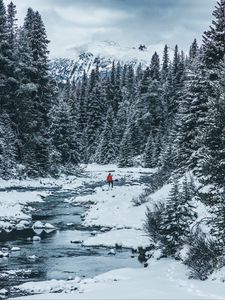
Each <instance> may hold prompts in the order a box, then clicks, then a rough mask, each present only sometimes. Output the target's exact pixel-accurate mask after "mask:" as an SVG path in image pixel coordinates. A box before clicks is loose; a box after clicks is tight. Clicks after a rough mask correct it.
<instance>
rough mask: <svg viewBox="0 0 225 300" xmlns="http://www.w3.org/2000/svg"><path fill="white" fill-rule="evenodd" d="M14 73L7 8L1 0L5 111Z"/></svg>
mask: <svg viewBox="0 0 225 300" xmlns="http://www.w3.org/2000/svg"><path fill="white" fill-rule="evenodd" d="M11 74H12V60H11V49H10V44H9V32H8V26H7V15H6V8H5V5H4V3H3V0H0V110H1V111H3V110H4V109H5V108H6V106H7V104H8V101H9V94H10V87H11V86H10V82H9V77H10V75H11Z"/></svg>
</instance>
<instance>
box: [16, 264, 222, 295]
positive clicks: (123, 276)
mask: <svg viewBox="0 0 225 300" xmlns="http://www.w3.org/2000/svg"><path fill="white" fill-rule="evenodd" d="M21 288H24V290H27V291H29V292H35V293H39V292H41V293H43V292H45V293H44V294H39V295H35V296H29V297H22V298H20V299H26V300H29V299H49V300H50V299H55V300H56V299H60V300H62V299H64V300H67V299H68V300H69V299H74V300H75V299H224V295H225V286H224V283H222V282H221V281H219V280H215V281H212V280H208V281H198V280H189V279H188V278H187V270H186V268H185V266H184V265H183V264H181V263H179V262H176V261H173V260H170V259H162V260H160V261H156V260H151V262H150V265H149V267H148V268H145V269H144V268H143V269H119V270H114V271H110V272H107V273H105V274H102V275H99V276H96V277H95V278H93V279H80V278H75V279H74V280H72V281H55V280H53V281H48V282H44V283H39V284H38V283H27V284H24V285H23V286H21ZM59 290H64V293H59V294H55V293H54V292H57V291H59ZM74 290H75V291H74ZM50 292H51V294H50Z"/></svg>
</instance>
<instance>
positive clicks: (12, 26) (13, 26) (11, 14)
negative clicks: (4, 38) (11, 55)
mask: <svg viewBox="0 0 225 300" xmlns="http://www.w3.org/2000/svg"><path fill="white" fill-rule="evenodd" d="M16 14H17V11H16V6H15V5H14V4H13V2H10V3H9V5H8V7H7V27H8V39H9V45H10V48H11V49H12V50H15V49H14V47H15V41H16V34H17V30H18V28H17V18H16Z"/></svg>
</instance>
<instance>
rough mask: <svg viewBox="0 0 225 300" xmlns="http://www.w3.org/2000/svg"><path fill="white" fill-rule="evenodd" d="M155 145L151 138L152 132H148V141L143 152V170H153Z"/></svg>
mask: <svg viewBox="0 0 225 300" xmlns="http://www.w3.org/2000/svg"><path fill="white" fill-rule="evenodd" d="M155 148H156V146H155V143H154V139H153V136H152V132H150V134H149V137H148V141H147V144H146V147H145V152H144V167H145V168H154V167H155V166H156V163H157V161H156V155H155V150H156V149H155Z"/></svg>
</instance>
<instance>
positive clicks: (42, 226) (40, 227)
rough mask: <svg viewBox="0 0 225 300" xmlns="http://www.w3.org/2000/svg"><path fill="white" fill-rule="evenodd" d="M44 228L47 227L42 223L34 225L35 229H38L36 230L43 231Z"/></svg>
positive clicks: (38, 222)
mask: <svg viewBox="0 0 225 300" xmlns="http://www.w3.org/2000/svg"><path fill="white" fill-rule="evenodd" d="M44 227H45V226H44V224H43V223H42V222H41V221H37V222H35V223H34V225H33V228H36V229H43V228H44Z"/></svg>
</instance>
